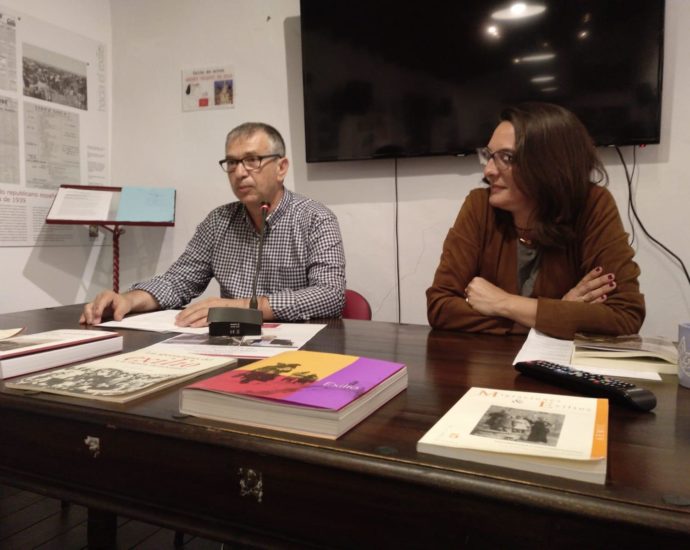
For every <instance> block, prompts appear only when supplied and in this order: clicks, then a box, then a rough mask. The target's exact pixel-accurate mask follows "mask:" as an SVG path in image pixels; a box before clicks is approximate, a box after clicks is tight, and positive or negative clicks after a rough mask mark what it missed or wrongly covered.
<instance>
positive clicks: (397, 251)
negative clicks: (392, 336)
mask: <svg viewBox="0 0 690 550" xmlns="http://www.w3.org/2000/svg"><path fill="white" fill-rule="evenodd" d="M393 162H394V166H395V177H394V179H395V274H396V277H397V281H398V323H400V322H401V319H402V312H401V305H400V304H401V302H400V240H399V238H398V157H395V158H394V159H393Z"/></svg>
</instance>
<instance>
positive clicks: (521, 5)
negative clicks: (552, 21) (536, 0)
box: [491, 2, 546, 21]
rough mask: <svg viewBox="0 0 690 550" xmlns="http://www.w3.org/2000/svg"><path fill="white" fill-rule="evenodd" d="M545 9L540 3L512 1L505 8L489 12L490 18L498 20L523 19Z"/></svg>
mask: <svg viewBox="0 0 690 550" xmlns="http://www.w3.org/2000/svg"><path fill="white" fill-rule="evenodd" d="M544 11H546V6H544V5H542V4H528V3H527V2H513V3H512V4H510V5H509V6H507V7H505V8H501V9H500V10H497V11H495V12H493V13H492V14H491V18H492V19H498V20H499V21H506V20H513V19H524V18H525V17H533V16H535V15H539V14H540V13H543V12H544Z"/></svg>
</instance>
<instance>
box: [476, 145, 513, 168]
mask: <svg viewBox="0 0 690 550" xmlns="http://www.w3.org/2000/svg"><path fill="white" fill-rule="evenodd" d="M477 156H478V157H479V163H480V164H481V165H482V166H486V165H487V164H489V161H490V160H492V159H493V161H494V163H495V164H496V167H497V168H498V169H499V170H508V169H509V168H510V167H511V166H512V165H513V162H514V160H515V152H514V151H511V150H510V149H499V150H498V151H491V149H489V148H488V147H480V148H479V149H477Z"/></svg>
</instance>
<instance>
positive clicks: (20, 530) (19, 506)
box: [0, 485, 227, 550]
mask: <svg viewBox="0 0 690 550" xmlns="http://www.w3.org/2000/svg"><path fill="white" fill-rule="evenodd" d="M174 539H175V533H174V531H172V530H170V529H163V528H161V527H158V526H156V525H151V524H148V523H142V522H140V521H136V520H131V519H127V518H118V527H117V548H118V549H120V548H122V549H125V548H127V549H129V548H136V549H137V550H158V549H161V550H164V549H166V548H171V549H172V548H184V549H185V550H220V549H221V543H219V542H216V541H212V540H209V539H203V538H200V537H193V536H191V535H185V536H184V538H183V540H182V545H181V546H175V544H174ZM0 548H2V550H15V549H16V550H26V549H29V548H31V549H33V548H40V549H41V550H52V549H55V550H73V549H74V550H77V549H82V548H86V508H84V507H83V506H77V505H75V504H69V505H67V506H63V505H62V504H61V502H60V501H59V500H56V499H53V498H48V497H44V496H42V495H37V494H35V493H29V492H27V491H22V490H20V489H15V488H13V487H9V486H7V485H0ZM226 548H227V545H226Z"/></svg>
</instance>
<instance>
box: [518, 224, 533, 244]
mask: <svg viewBox="0 0 690 550" xmlns="http://www.w3.org/2000/svg"><path fill="white" fill-rule="evenodd" d="M531 231H532V230H531V229H527V228H526V227H518V226H517V225H516V226H515V232H516V233H517V237H518V241H520V243H521V244H524V245H525V246H532V245H533V244H534V243H533V241H532V239H528V238H527V237H526V236H525V237H523V235H529V234H530V232H531Z"/></svg>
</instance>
